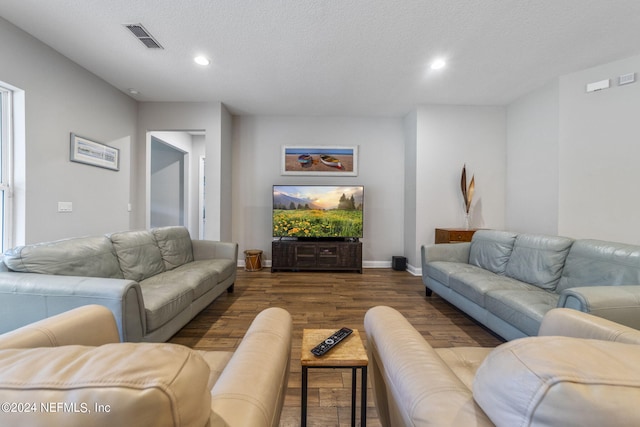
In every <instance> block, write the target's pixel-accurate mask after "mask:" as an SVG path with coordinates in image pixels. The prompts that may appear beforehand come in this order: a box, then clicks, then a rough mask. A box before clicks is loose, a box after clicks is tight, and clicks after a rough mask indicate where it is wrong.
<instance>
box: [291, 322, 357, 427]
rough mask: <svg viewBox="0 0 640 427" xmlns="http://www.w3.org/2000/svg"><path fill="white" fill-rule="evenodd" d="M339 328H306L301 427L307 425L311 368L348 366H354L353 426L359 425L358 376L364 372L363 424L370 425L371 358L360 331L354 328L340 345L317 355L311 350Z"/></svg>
mask: <svg viewBox="0 0 640 427" xmlns="http://www.w3.org/2000/svg"><path fill="white" fill-rule="evenodd" d="M337 329H340V328H336V329H305V330H303V332H302V354H301V355H300V363H301V365H302V408H301V411H302V413H301V417H300V423H301V425H302V427H305V426H306V425H307V379H308V370H309V368H331V369H339V368H345V369H346V368H348V369H351V425H352V426H355V425H356V375H357V372H358V369H360V371H361V377H362V384H361V386H360V394H361V403H360V425H361V426H362V427H366V424H367V365H368V364H369V358H368V357H367V351H366V350H365V348H364V345H363V344H362V339H360V334H359V333H358V330H357V329H354V330H353V332H352V333H351V335H349V336H348V337H347V338H345V339H344V340H342V341H341V342H340V343H338V345H336V346H335V347H334V348H332V349H331V350H329V352H328V353H325V355H324V356H321V357H317V356H314V355H313V354H312V353H311V349H312V348H314V347H315V346H316V345H318V344H319V343H320V342H321V341H322V340H324V339H325V338H327V337H329V336H331V334H333V333H334V332H335V331H336V330H337Z"/></svg>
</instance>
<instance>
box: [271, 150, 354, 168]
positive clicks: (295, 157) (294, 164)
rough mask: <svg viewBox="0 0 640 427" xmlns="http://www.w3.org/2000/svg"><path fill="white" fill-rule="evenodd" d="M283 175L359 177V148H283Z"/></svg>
mask: <svg viewBox="0 0 640 427" xmlns="http://www.w3.org/2000/svg"><path fill="white" fill-rule="evenodd" d="M281 173H282V175H325V176H326V175H334V176H357V175H358V147H357V146H353V147H344V146H290V145H287V146H283V147H282V171H281Z"/></svg>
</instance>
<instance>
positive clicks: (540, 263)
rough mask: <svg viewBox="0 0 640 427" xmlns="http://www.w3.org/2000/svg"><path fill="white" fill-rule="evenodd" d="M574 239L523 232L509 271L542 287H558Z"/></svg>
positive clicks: (510, 275) (512, 275) (510, 259)
mask: <svg viewBox="0 0 640 427" xmlns="http://www.w3.org/2000/svg"><path fill="white" fill-rule="evenodd" d="M572 243H573V239H569V238H567V237H559V236H542V235H533V234H520V235H518V237H516V241H515V243H514V245H513V251H512V252H511V256H510V257H509V261H508V262H507V267H506V270H505V274H506V275H507V276H509V277H513V278H514V279H517V280H520V281H522V282H526V283H531V284H532V285H536V286H539V287H540V288H542V289H547V290H551V291H552V290H554V289H555V288H556V285H557V284H558V281H559V280H560V276H561V274H562V268H563V267H564V262H565V259H566V258H567V254H568V253H569V248H571V244H572Z"/></svg>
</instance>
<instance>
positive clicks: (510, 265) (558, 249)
mask: <svg viewBox="0 0 640 427" xmlns="http://www.w3.org/2000/svg"><path fill="white" fill-rule="evenodd" d="M422 279H423V283H424V284H425V286H426V292H427V296H429V295H431V292H436V293H437V294H438V295H440V296H441V297H442V298H444V299H446V300H447V301H449V302H450V303H452V304H453V305H455V306H456V307H458V308H459V309H461V310H462V311H464V312H465V313H467V314H468V315H470V316H471V317H473V318H474V319H476V320H477V321H478V322H480V323H481V324H483V325H485V326H486V327H488V328H489V329H491V330H493V331H494V332H495V333H497V334H498V335H500V336H501V337H503V338H504V339H506V340H512V339H515V338H521V337H525V336H535V335H537V334H538V329H539V327H540V323H541V322H542V318H543V316H544V315H545V313H546V312H547V311H549V310H551V309H552V308H555V307H567V308H573V309H576V310H579V311H582V312H586V313H591V314H594V315H596V316H599V317H603V318H607V319H609V320H612V321H615V322H617V323H621V324H624V325H627V326H630V327H633V328H636V329H640V246H633V245H626V244H622V243H614V242H605V241H600V240H590V239H582V240H573V239H570V238H567V237H559V236H543V235H533V234H516V233H512V232H508V231H496V230H479V231H477V232H476V233H475V234H474V236H473V239H472V241H471V242H469V243H451V244H437V245H428V246H423V247H422Z"/></svg>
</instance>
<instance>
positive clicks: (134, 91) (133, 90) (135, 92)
mask: <svg viewBox="0 0 640 427" xmlns="http://www.w3.org/2000/svg"><path fill="white" fill-rule="evenodd" d="M127 91H128V92H129V93H130V94H131V95H140V91H138V90H136V89H127Z"/></svg>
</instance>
